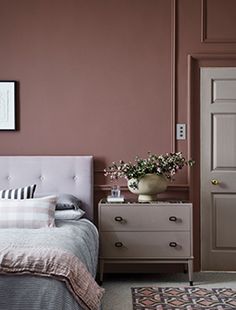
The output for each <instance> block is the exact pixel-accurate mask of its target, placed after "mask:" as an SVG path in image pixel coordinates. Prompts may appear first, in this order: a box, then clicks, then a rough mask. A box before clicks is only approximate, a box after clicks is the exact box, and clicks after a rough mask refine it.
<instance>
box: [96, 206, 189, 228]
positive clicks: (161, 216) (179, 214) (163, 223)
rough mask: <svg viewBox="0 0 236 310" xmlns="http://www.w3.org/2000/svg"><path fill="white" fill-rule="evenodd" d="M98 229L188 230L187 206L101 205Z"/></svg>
mask: <svg viewBox="0 0 236 310" xmlns="http://www.w3.org/2000/svg"><path fill="white" fill-rule="evenodd" d="M99 218H100V223H99V227H100V231H174V230H175V231H188V230H190V218H191V209H190V207H189V206H187V205H185V206H181V205H180V206H167V205H162V206H150V205H148V206H144V205H135V206H132V205H131V206H126V205H125V206H122V205H120V206H101V207H100V216H99Z"/></svg>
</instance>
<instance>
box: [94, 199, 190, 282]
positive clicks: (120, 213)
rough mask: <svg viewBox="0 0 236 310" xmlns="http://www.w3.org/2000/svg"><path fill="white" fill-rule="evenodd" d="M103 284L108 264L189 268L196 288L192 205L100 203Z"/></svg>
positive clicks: (104, 201)
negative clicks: (180, 266) (183, 266)
mask: <svg viewBox="0 0 236 310" xmlns="http://www.w3.org/2000/svg"><path fill="white" fill-rule="evenodd" d="M98 216H99V232H100V255H99V263H100V280H101V281H102V280H103V272H104V265H105V263H175V264H176V263H181V264H187V266H188V276H189V283H190V285H193V241H192V240H193V239H192V204H191V203H182V202H180V203H179V202H178V203H176V202H175V203H171V202H151V203H137V202H134V203H132V202H125V203H107V202H106V200H105V199H104V200H102V201H100V203H99V214H98Z"/></svg>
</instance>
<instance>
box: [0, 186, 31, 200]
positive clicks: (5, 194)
mask: <svg viewBox="0 0 236 310" xmlns="http://www.w3.org/2000/svg"><path fill="white" fill-rule="evenodd" d="M35 189H36V184H34V185H29V186H25V187H20V188H15V189H4V190H2V191H0V198H5V199H30V198H34V192H35Z"/></svg>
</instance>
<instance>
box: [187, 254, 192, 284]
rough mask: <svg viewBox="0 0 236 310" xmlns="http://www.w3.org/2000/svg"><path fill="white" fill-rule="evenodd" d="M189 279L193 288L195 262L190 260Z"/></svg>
mask: <svg viewBox="0 0 236 310" xmlns="http://www.w3.org/2000/svg"><path fill="white" fill-rule="evenodd" d="M188 279H189V284H190V286H193V260H192V259H189V260H188Z"/></svg>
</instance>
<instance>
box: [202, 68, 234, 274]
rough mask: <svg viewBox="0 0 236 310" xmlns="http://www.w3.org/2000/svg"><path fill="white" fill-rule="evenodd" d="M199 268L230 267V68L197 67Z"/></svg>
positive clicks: (231, 160) (231, 164)
mask: <svg viewBox="0 0 236 310" xmlns="http://www.w3.org/2000/svg"><path fill="white" fill-rule="evenodd" d="M201 257H202V270H236V68H201Z"/></svg>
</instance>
